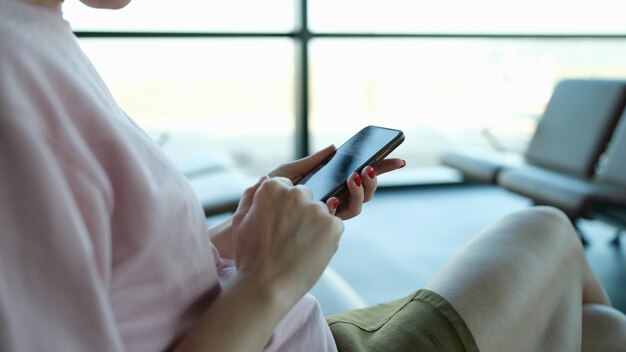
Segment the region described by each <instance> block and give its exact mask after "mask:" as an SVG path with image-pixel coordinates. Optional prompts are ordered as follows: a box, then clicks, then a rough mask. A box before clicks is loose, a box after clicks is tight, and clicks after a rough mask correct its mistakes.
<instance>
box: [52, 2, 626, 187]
mask: <svg viewBox="0 0 626 352" xmlns="http://www.w3.org/2000/svg"><path fill="white" fill-rule="evenodd" d="M66 3H67V4H65V5H64V11H65V15H66V18H68V20H69V21H70V22H71V23H72V24H73V27H74V29H75V31H76V32H77V34H78V36H79V37H80V40H81V43H82V45H83V46H84V48H85V50H86V51H87V53H88V55H89V56H90V57H91V58H92V59H93V61H94V64H95V65H96V66H97V68H98V69H99V70H100V72H101V73H102V75H103V77H104V79H105V80H106V81H107V83H108V84H109V86H110V87H111V90H112V92H113V94H114V95H115V96H116V98H117V99H118V101H119V102H120V104H121V105H122V107H123V108H124V109H126V111H127V112H128V113H129V115H131V116H132V117H133V118H134V119H136V120H137V121H138V122H139V123H140V124H141V125H142V126H144V128H146V129H148V130H150V131H153V132H154V133H155V134H156V135H158V134H159V133H178V134H181V135H185V136H189V140H190V141H200V140H201V141H203V143H202V145H203V147H205V146H208V147H210V148H215V149H220V150H226V151H227V152H228V153H229V154H231V155H232V156H233V158H234V159H235V160H236V161H237V162H238V163H239V165H240V166H241V167H242V168H243V169H245V170H246V171H248V172H250V173H251V174H253V175H258V174H259V173H261V172H266V171H267V170H268V169H269V168H271V167H272V166H274V165H277V164H278V163H281V162H284V161H286V160H289V159H292V158H294V157H296V156H300V155H302V154H306V153H308V152H310V151H313V150H317V149H319V148H321V147H323V146H325V145H327V144H330V143H336V144H337V143H341V142H342V141H344V140H345V139H346V138H348V137H349V136H350V135H351V134H352V133H354V132H356V131H357V130H358V129H360V128H361V127H362V126H364V125H366V124H378V125H383V126H389V127H395V128H400V129H402V130H404V131H405V133H406V136H407V139H406V142H405V143H404V144H403V145H402V146H401V147H400V148H399V149H398V150H397V152H396V153H395V155H397V156H399V157H402V158H405V159H407V161H408V163H409V165H410V166H411V167H414V168H419V169H425V168H427V167H430V166H434V165H437V164H438V161H439V157H440V155H441V153H442V152H444V151H445V150H447V149H449V148H451V147H461V146H472V147H474V148H486V149H496V150H502V151H513V152H521V151H523V150H524V148H525V147H526V144H527V142H528V140H529V138H530V136H531V135H532V133H533V131H534V128H535V126H536V123H537V120H538V119H539V118H540V116H541V113H542V111H543V109H544V108H545V104H546V102H547V101H548V99H549V98H550V94H551V92H552V89H553V88H554V85H555V84H556V82H558V81H559V80H561V79H563V78H593V77H596V78H623V79H626V21H623V20H622V16H621V13H622V11H621V4H620V2H619V1H610V0H599V1H596V2H593V3H580V2H578V3H572V2H566V1H562V0H559V1H552V2H548V3H546V2H545V1H541V2H540V1H538V0H532V1H525V2H508V1H504V2H503V1H491V0H479V1H473V2H459V1H438V2H416V1H413V0H389V1H373V0H359V1H357V0H343V1H340V0H332V1H331V0H316V1H310V2H307V1H305V0H271V1H266V2H259V1H252V0H237V1H230V2H217V1H209V0H207V1H190V0H186V1H178V2H175V3H172V2H171V1H164V0H134V1H133V2H132V3H131V4H130V5H129V6H128V8H126V9H124V10H121V11H98V10H90V9H87V8H85V7H84V6H81V5H80V4H78V1H74V2H70V1H66ZM305 10H306V11H305ZM193 143H194V142H190V144H189V147H190V148H193V147H194V146H193Z"/></svg>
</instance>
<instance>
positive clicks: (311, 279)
mask: <svg viewBox="0 0 626 352" xmlns="http://www.w3.org/2000/svg"><path fill="white" fill-rule="evenodd" d="M334 212H335V209H333V207H332V206H330V205H326V204H324V203H322V202H318V201H314V200H313V199H312V194H311V191H310V190H308V189H307V188H306V187H304V186H294V185H293V184H292V183H291V181H290V180H289V179H286V178H282V177H276V178H271V179H270V178H268V177H267V176H264V177H262V178H261V179H260V180H259V182H258V183H257V184H256V185H254V186H252V187H250V188H248V189H247V190H246V192H245V193H244V195H243V197H242V199H241V201H240V203H239V207H238V209H237V211H236V213H235V215H234V216H233V221H232V229H233V241H234V246H235V253H236V258H235V262H236V264H237V269H238V277H239V279H243V280H252V282H255V283H256V284H259V285H262V286H264V287H267V288H270V289H271V290H272V291H274V292H278V293H279V294H280V297H281V299H285V300H286V301H285V303H288V304H290V305H293V304H295V303H296V302H297V301H298V300H299V299H300V298H301V297H302V296H303V295H304V294H305V293H306V292H308V291H309V289H310V288H311V287H312V286H313V285H314V284H315V282H316V281H317V280H318V279H319V277H320V276H321V274H322V272H323V271H324V269H325V268H326V266H327V265H328V262H329V261H330V259H331V258H332V256H333V254H334V253H335V251H336V250H337V246H338V243H339V238H340V236H341V234H342V233H343V230H344V225H343V222H342V221H341V219H339V218H338V217H336V216H334Z"/></svg>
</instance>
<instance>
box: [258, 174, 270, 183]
mask: <svg viewBox="0 0 626 352" xmlns="http://www.w3.org/2000/svg"><path fill="white" fill-rule="evenodd" d="M268 178H269V177H268V176H267V175H261V177H259V180H258V181H257V182H261V181H265V180H266V179H268Z"/></svg>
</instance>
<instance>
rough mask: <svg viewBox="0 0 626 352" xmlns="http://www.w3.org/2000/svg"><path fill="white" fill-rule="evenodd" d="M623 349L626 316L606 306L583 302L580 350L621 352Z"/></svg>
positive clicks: (625, 348) (625, 338)
mask: <svg viewBox="0 0 626 352" xmlns="http://www.w3.org/2000/svg"><path fill="white" fill-rule="evenodd" d="M624 350H626V316H625V315H624V314H622V313H621V312H620V311H618V310H616V309H613V308H611V307H608V306H604V305H598V304H585V305H584V306H583V343H582V349H581V351H583V352H586V351H589V352H594V351H603V352H620V351H622V352H623V351H624Z"/></svg>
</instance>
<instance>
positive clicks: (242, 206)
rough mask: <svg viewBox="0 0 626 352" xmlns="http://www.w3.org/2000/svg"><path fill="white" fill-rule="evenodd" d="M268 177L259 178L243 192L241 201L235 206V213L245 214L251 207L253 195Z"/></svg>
mask: <svg viewBox="0 0 626 352" xmlns="http://www.w3.org/2000/svg"><path fill="white" fill-rule="evenodd" d="M268 179H269V177H268V176H267V175H263V176H261V177H260V178H259V180H258V181H257V182H256V183H255V184H254V185H252V186H250V187H248V188H247V189H246V190H245V191H244V192H243V196H242V197H241V199H239V205H238V206H237V212H247V211H248V210H249V209H250V206H252V200H253V199H254V194H255V193H256V191H257V190H258V189H259V187H260V186H261V184H263V182H265V181H266V180H268Z"/></svg>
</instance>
